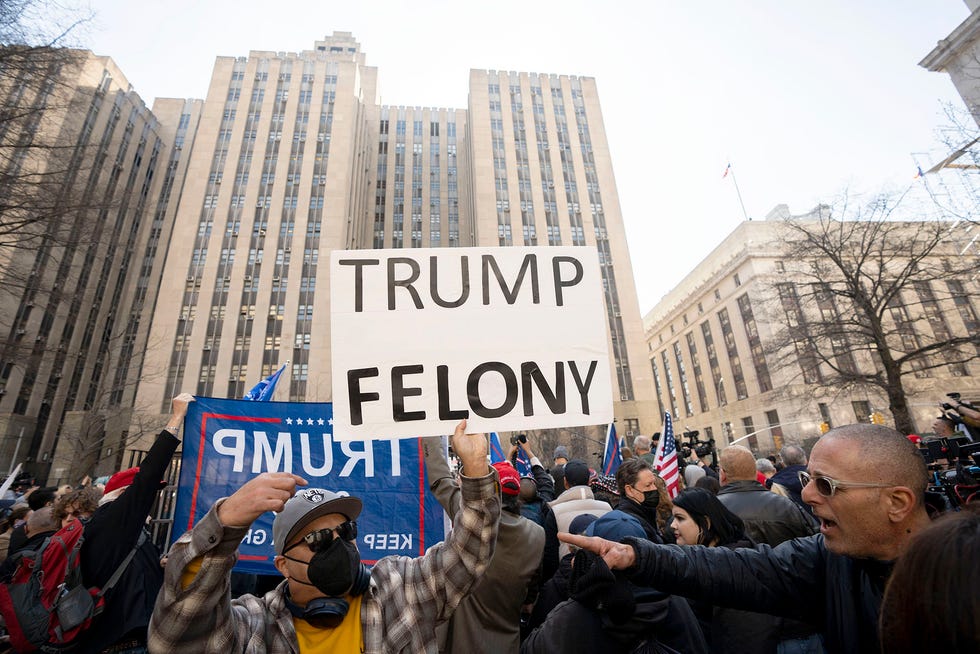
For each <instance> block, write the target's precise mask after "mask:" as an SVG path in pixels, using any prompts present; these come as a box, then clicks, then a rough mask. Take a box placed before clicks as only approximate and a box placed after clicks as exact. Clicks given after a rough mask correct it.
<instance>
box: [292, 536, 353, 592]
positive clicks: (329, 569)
mask: <svg viewBox="0 0 980 654" xmlns="http://www.w3.org/2000/svg"><path fill="white" fill-rule="evenodd" d="M360 565H361V556H360V554H359V553H358V551H357V547H355V546H354V545H353V544H352V543H350V542H348V541H346V540H344V539H342V538H334V539H333V542H332V543H330V546H329V547H327V548H326V549H325V550H321V551H319V552H317V553H316V554H314V555H313V558H312V559H310V567H309V569H308V570H307V571H306V575H307V576H308V577H309V578H310V581H312V582H313V585H314V586H316V588H317V590H319V591H320V592H321V593H323V594H324V595H330V596H332V597H339V596H340V595H343V594H344V593H346V592H347V591H349V590H350V589H351V587H352V586H353V585H354V579H355V578H356V577H357V569H358V567H360Z"/></svg>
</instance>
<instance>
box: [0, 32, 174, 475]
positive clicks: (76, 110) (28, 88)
mask: <svg viewBox="0 0 980 654" xmlns="http://www.w3.org/2000/svg"><path fill="white" fill-rule="evenodd" d="M17 52H18V51H17V49H15V48H11V49H5V50H4V52H3V58H4V74H3V76H2V78H0V96H2V105H3V107H4V112H3V117H2V119H0V132H2V136H0V167H2V178H0V179H2V182H0V194H2V195H3V200H2V201H0V205H2V207H3V208H2V210H0V213H2V224H3V228H2V229H3V233H4V236H3V243H2V247H0V276H2V282H0V333H2V334H3V340H2V341H0V437H2V441H0V462H2V465H3V466H4V467H5V468H7V467H8V466H9V469H13V468H14V466H15V465H16V464H17V463H24V464H25V468H26V470H27V471H29V472H31V473H33V474H34V475H36V476H37V477H38V478H39V479H40V480H42V481H43V480H44V479H46V478H48V477H49V476H50V478H52V479H61V478H63V477H65V476H67V475H68V473H69V469H70V468H71V467H72V465H77V466H78V468H79V469H84V470H86V471H91V470H93V469H94V467H95V466H96V464H97V463H98V462H100V461H101V462H102V465H103V466H104V467H105V468H107V469H112V468H115V467H118V466H119V465H120V464H121V463H122V458H121V457H122V455H123V449H122V445H123V442H124V441H125V434H126V432H127V430H128V429H129V426H130V423H131V420H132V416H131V410H132V406H133V397H134V395H135V392H136V387H137V385H138V382H139V379H140V376H141V374H142V372H141V371H142V354H143V352H144V351H145V350H146V349H147V334H148V327H149V317H150V312H151V311H152V308H153V303H154V301H155V293H156V288H157V286H158V284H159V279H160V275H161V271H162V256H160V255H161V254H162V252H164V251H165V248H166V244H167V242H168V241H169V234H170V226H171V225H172V224H173V214H172V211H170V210H171V209H172V205H170V204H169V202H168V200H169V198H170V191H171V189H172V188H173V186H174V183H175V178H176V177H177V176H178V175H179V174H180V170H179V166H178V163H179V153H177V152H176V151H175V150H174V148H173V144H174V141H175V135H174V132H173V130H171V129H169V128H168V127H166V126H165V125H164V124H162V123H161V122H160V121H159V120H158V118H157V116H155V115H154V114H153V113H151V112H150V111H149V110H148V109H147V108H146V106H145V105H144V104H143V101H142V100H141V99H140V97H139V96H138V95H137V94H136V93H135V92H134V91H133V90H132V88H131V86H130V84H129V82H128V81H127V80H126V78H125V77H124V76H123V74H122V72H121V71H120V70H119V69H118V68H117V66H116V65H115V64H114V63H113V61H112V60H111V59H109V58H108V57H98V56H95V55H93V54H92V53H90V52H85V51H72V50H62V51H57V50H55V51H44V50H40V51H34V52H32V51H27V53H28V54H27V56H24V57H22V58H19V55H18V54H17ZM164 104H165V105H166V104H169V105H171V106H172V105H174V104H175V102H174V101H170V102H169V103H164ZM176 104H179V105H180V106H183V105H184V104H185V103H184V102H182V101H181V102H177V103H176ZM190 104H193V103H190Z"/></svg>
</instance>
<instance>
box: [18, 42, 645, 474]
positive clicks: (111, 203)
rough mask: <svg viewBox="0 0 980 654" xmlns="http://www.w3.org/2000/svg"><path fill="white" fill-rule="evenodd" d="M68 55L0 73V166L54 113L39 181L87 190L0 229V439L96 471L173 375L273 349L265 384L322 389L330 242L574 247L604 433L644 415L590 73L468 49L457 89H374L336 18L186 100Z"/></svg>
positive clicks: (152, 413)
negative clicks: (485, 66)
mask: <svg viewBox="0 0 980 654" xmlns="http://www.w3.org/2000/svg"><path fill="white" fill-rule="evenodd" d="M71 56H72V57H74V58H75V59H76V60H77V61H78V62H79V66H78V68H77V69H75V70H74V72H72V73H71V74H68V75H62V77H60V78H57V77H56V78H53V79H58V83H57V84H54V85H52V86H51V87H50V89H48V91H45V90H44V89H45V88H46V87H44V86H43V85H41V86H37V87H30V88H28V87H27V86H25V85H22V84H18V83H17V82H16V80H15V78H14V76H12V75H8V76H6V77H5V79H4V82H3V84H2V85H0V87H2V88H0V91H2V93H3V94H4V97H5V98H6V99H7V102H8V104H9V103H11V102H13V99H17V100H18V101H25V102H27V103H28V104H30V103H33V105H31V106H33V107H34V108H35V109H38V111H37V112H36V113H35V114H32V116H33V118H31V120H32V121H34V122H33V123H31V122H30V121H28V122H23V123H22V124H21V123H16V122H11V121H7V122H5V123H3V124H2V125H0V129H2V130H3V134H4V139H5V140H4V141H3V142H2V143H0V149H2V152H0V154H3V157H2V163H3V166H4V167H5V168H4V170H5V174H6V175H7V177H5V178H4V179H5V180H9V179H10V175H11V172H12V171H13V173H16V172H17V171H18V170H28V171H33V169H32V168H30V166H35V165H36V166H40V168H39V169H38V170H42V169H44V166H45V165H48V166H49V167H50V165H51V164H52V162H54V161H55V160H54V159H48V160H46V161H47V163H45V160H44V157H41V158H40V159H39V160H38V161H34V160H33V159H30V158H27V157H24V156H21V155H20V154H18V152H20V150H18V149H17V148H18V147H19V146H20V145H23V144H24V143H29V142H30V139H29V137H30V136H31V135H40V134H45V135H52V134H53V135H55V140H56V141H57V143H58V144H59V148H60V149H59V153H62V152H64V153H68V155H66V156H67V159H62V160H61V161H62V162H67V163H66V164H65V166H66V170H63V171H60V172H61V173H65V174H67V176H62V177H61V178H59V179H60V182H59V183H62V186H61V187H59V188H63V189H64V190H65V193H66V194H68V195H66V196H65V197H66V198H68V197H69V195H70V197H71V198H72V200H73V201H74V199H76V198H81V199H82V200H86V199H89V200H92V199H93V198H94V199H95V200H94V201H92V202H90V203H89V204H88V205H84V203H83V204H80V205H77V206H76V205H71V207H72V210H71V211H69V212H67V213H68V214H69V217H68V219H67V220H66V221H62V223H61V225H62V226H64V225H68V227H69V229H68V234H69V236H71V235H72V234H74V233H73V232H71V229H70V228H71V227H72V226H75V227H77V228H78V229H79V230H80V231H79V233H78V234H74V237H73V238H68V239H62V238H60V237H61V234H60V233H59V234H58V238H51V234H44V233H38V234H37V235H36V237H37V243H39V244H41V245H39V246H38V247H27V248H20V249H17V248H6V249H2V248H0V272H2V274H3V275H4V282H5V285H4V289H5V296H4V297H3V298H0V302H2V307H3V311H2V312H0V315H2V316H5V318H4V320H6V323H5V324H3V325H2V328H3V329H4V330H5V331H6V332H7V338H6V341H5V342H4V343H3V348H2V351H0V364H2V365H0V437H2V442H0V456H2V459H0V462H2V463H4V464H6V463H10V464H11V465H10V467H11V468H12V467H13V463H14V462H15V461H26V462H27V463H29V468H30V469H31V471H32V472H34V473H35V474H37V475H38V476H39V477H41V478H42V479H44V478H47V479H49V480H50V481H52V482H55V481H61V480H68V479H73V478H74V477H76V476H80V474H78V473H79V471H83V472H95V473H96V474H105V473H107V472H111V471H112V470H115V469H118V468H120V467H122V466H124V465H129V464H130V463H131V461H132V460H133V459H132V458H131V457H130V458H124V456H123V453H124V451H127V450H128V451H130V452H132V451H138V450H141V449H146V447H148V445H149V443H150V442H151V441H152V438H153V437H154V435H155V434H156V432H157V430H158V428H159V426H160V424H161V420H162V418H161V414H166V413H167V412H168V411H169V403H170V398H171V397H172V396H174V395H175V394H177V393H179V392H181V391H191V392H194V393H196V394H199V395H211V396H217V397H240V396H242V395H243V394H244V392H245V391H246V390H247V388H248V387H250V386H251V385H252V384H254V383H255V382H257V381H258V380H259V379H261V378H263V377H265V376H267V375H269V374H270V373H272V372H273V371H274V370H276V369H277V368H278V367H279V366H280V365H282V364H284V363H285V362H287V361H288V362H289V370H288V373H287V374H286V375H285V376H284V381H283V382H282V385H281V386H280V389H279V391H278V394H277V397H278V398H280V399H289V400H294V401H328V400H330V399H331V378H330V331H329V316H330V306H329V303H330V298H329V284H328V276H329V271H328V265H327V264H328V261H329V253H330V251H332V250H335V249H359V248H380V247H385V248H419V247H462V246H503V247H506V246H511V245H582V246H585V245H590V246H593V245H594V246H596V247H597V248H598V251H599V257H600V264H601V268H602V276H603V287H604V291H605V311H606V314H607V319H608V325H609V335H610V359H611V360H610V368H611V370H613V371H614V379H613V380H612V382H613V389H614V393H615V398H614V399H615V400H616V403H615V413H616V417H617V419H618V420H619V433H620V434H621V435H632V434H634V433H639V432H641V431H642V432H645V433H650V432H652V431H653V430H655V429H658V428H659V423H660V420H659V417H658V416H657V415H656V413H655V406H654V402H653V384H652V378H651V376H650V372H649V369H648V368H647V366H646V365H643V363H641V362H642V350H641V349H640V348H641V347H642V345H643V335H642V328H641V322H640V315H639V310H638V306H637V301H636V293H635V289H634V285H633V278H632V270H631V265H630V260H629V252H628V249H627V246H626V238H625V234H624V231H623V224H622V216H621V214H620V209H619V204H618V197H617V191H616V185H615V178H614V176H613V172H612V165H611V162H610V156H609V151H608V144H607V142H606V137H605V132H604V128H603V121H602V114H601V110H600V107H599V100H598V95H597V93H596V88H595V82H594V80H592V79H590V78H580V77H568V76H557V75H537V74H527V73H508V72H492V71H472V72H471V75H470V80H469V84H470V98H469V105H468V107H467V108H466V109H461V108H457V109H453V108H426V107H393V106H383V105H381V104H380V102H379V93H378V72H377V70H376V69H375V68H373V67H371V66H368V65H367V64H366V61H365V55H364V54H363V53H362V52H361V50H360V47H359V45H358V43H357V42H356V41H355V40H354V39H353V37H352V36H351V35H350V34H349V33H344V32H338V33H334V34H333V35H332V36H330V37H328V38H325V39H324V40H323V41H318V42H316V43H315V44H314V47H313V48H312V49H311V50H307V51H303V52H299V53H286V52H261V51H255V52H251V53H250V54H249V56H248V57H219V58H218V59H217V61H216V64H215V67H214V71H213V74H212V79H211V84H210V87H209V89H208V93H207V97H206V98H205V99H204V100H203V101H202V100H183V99H158V100H157V101H156V102H155V103H154V105H153V110H152V112H151V111H149V110H147V108H146V107H145V106H144V104H143V102H142V101H141V100H140V98H139V96H138V95H137V94H136V93H135V92H134V90H133V89H132V88H131V87H130V85H129V83H128V82H127V81H126V80H125V78H124V76H123V74H122V72H121V71H119V70H118V69H117V68H116V66H115V65H114V64H113V63H112V61H111V60H110V59H108V58H107V57H99V56H95V55H93V54H92V53H89V52H82V51H75V52H74V53H73V54H72V55H71ZM65 70H66V71H67V69H65ZM63 72H64V71H63ZM51 89H59V90H61V89H67V94H66V95H65V98H67V99H66V100H65V102H64V103H53V102H50V101H49V98H48V95H46V94H47V93H48V92H49V91H50V90H51ZM32 94H34V95H32ZM51 97H54V96H51ZM18 139H20V140H18ZM24 139H28V140H27V141H25V140H24ZM3 148H6V149H3ZM73 157H74V158H73ZM66 171H67V172H66ZM32 174H33V173H32ZM13 188H14V187H13V185H12V184H10V183H5V185H4V187H3V188H2V189H0V191H2V192H5V193H8V194H9V193H10V192H11V189H13ZM55 195H57V194H55ZM58 198H59V201H60V196H58ZM62 204H63V205H64V206H68V203H67V201H66V202H63V203H62ZM86 206H87V208H85V207H86ZM59 229H60V228H59ZM45 239H46V240H45ZM321 259H322V260H321ZM523 329H524V326H522V325H514V329H513V333H512V336H513V338H514V339H520V338H521V334H522V331H523ZM569 329H574V326H573V325H570V326H569ZM403 337H404V338H411V334H404V335H403ZM593 432H594V433H593V436H595V435H597V434H601V433H603V432H604V427H603V428H602V429H601V430H600V429H599V428H598V427H597V428H596V429H595V430H593ZM591 449H595V448H591Z"/></svg>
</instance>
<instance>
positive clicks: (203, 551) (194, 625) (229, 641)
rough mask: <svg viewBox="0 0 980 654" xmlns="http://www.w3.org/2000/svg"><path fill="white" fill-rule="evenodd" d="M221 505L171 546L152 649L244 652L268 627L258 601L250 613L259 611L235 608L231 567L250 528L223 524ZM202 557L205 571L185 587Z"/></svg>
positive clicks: (152, 626)
mask: <svg viewBox="0 0 980 654" xmlns="http://www.w3.org/2000/svg"><path fill="white" fill-rule="evenodd" d="M217 506H218V505H217V504H216V505H215V506H214V507H212V508H211V510H210V511H208V513H207V514H205V516H204V517H203V518H202V519H201V521H200V522H198V524H197V525H195V526H194V528H193V529H191V530H190V531H188V532H186V533H185V534H184V535H183V536H181V537H180V538H179V539H177V541H176V542H175V543H174V544H173V547H172V548H171V549H170V555H169V559H168V561H167V567H166V571H165V573H164V581H163V587H162V588H161V589H160V594H159V595H158V596H157V601H156V605H155V606H154V608H153V616H152V617H151V619H150V628H149V640H148V642H149V650H150V652H152V653H157V652H159V653H160V654H164V653H167V654H169V653H171V652H214V653H215V654H218V653H220V654H229V653H230V652H240V651H243V647H244V644H245V643H247V642H248V641H249V640H250V638H251V637H252V636H253V634H255V633H260V634H261V633H263V632H264V630H265V619H264V615H263V614H264V611H262V610H261V608H260V605H259V604H258V603H255V605H254V606H253V607H252V611H251V613H255V615H251V614H250V612H249V611H247V610H242V609H243V607H241V606H239V607H237V609H236V610H234V611H232V607H231V600H230V597H231V595H230V590H229V589H230V583H231V582H230V579H231V569H232V567H233V566H234V565H235V561H236V560H237V558H238V545H239V543H241V540H242V538H244V537H245V534H246V533H247V531H248V528H247V527H246V528H238V527H225V526H223V525H222V524H221V523H220V522H219V520H218V517H217ZM197 559H200V564H201V565H200V570H199V571H198V572H197V574H196V575H195V576H194V578H193V581H192V582H191V583H190V584H188V585H187V586H186V588H185V587H184V586H183V584H182V583H181V576H182V574H183V573H184V570H185V568H186V567H187V566H188V565H190V564H191V563H192V562H194V561H195V560H197Z"/></svg>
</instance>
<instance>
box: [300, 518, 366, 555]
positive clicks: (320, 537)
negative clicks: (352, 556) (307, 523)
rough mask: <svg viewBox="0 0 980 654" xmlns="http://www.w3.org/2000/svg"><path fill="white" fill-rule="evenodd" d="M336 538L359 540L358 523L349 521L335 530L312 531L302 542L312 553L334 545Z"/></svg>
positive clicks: (334, 528)
mask: <svg viewBox="0 0 980 654" xmlns="http://www.w3.org/2000/svg"><path fill="white" fill-rule="evenodd" d="M334 538H340V539H342V540H354V539H355V538H357V521H356V520H347V521H346V522H341V523H340V524H339V525H337V526H336V527H333V528H328V529H317V530H316V531H311V532H310V533H308V534H306V535H305V536H303V538H302V541H303V542H305V543H306V546H307V547H309V548H310V550H311V551H313V552H317V551H319V550H322V549H324V548H325V547H326V546H327V545H329V544H330V543H332V542H333V539H334ZM298 544H299V543H297V545H298Z"/></svg>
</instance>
